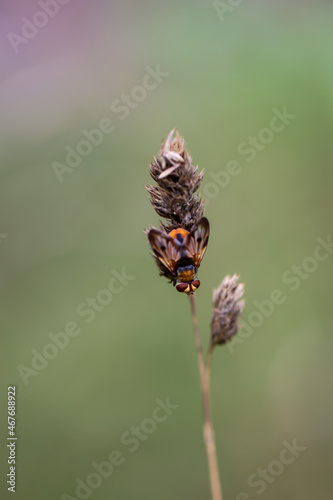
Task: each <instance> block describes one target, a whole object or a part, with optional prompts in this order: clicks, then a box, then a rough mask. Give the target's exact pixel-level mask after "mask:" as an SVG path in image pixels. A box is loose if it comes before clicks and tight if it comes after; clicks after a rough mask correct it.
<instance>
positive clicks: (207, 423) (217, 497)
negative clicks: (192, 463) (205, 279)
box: [189, 294, 223, 500]
mask: <svg viewBox="0 0 333 500" xmlns="http://www.w3.org/2000/svg"><path fill="white" fill-rule="evenodd" d="M189 297H190V302H191V313H192V321H193V329H194V334H195V344H196V348H197V356H198V365H199V374H200V386H201V393H202V403H203V414H204V441H205V445H206V452H207V460H208V469H209V478H210V486H211V491H212V499H213V500H223V498H222V489H221V482H220V475H219V468H218V462H217V454H216V445H215V436H214V429H213V423H212V415H211V411H210V396H209V381H210V366H211V356H212V352H213V348H212V347H210V348H209V351H208V354H207V363H206V367H205V362H204V357H203V351H202V345H201V339H200V333H199V326H198V319H197V312H196V305H195V295H194V294H190V295H189Z"/></svg>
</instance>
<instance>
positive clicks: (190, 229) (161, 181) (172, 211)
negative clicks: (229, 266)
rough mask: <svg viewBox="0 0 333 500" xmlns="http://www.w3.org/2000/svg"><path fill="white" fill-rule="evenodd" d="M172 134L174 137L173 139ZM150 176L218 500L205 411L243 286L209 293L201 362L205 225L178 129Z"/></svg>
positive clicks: (157, 253)
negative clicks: (186, 309) (183, 312)
mask: <svg viewBox="0 0 333 500" xmlns="http://www.w3.org/2000/svg"><path fill="white" fill-rule="evenodd" d="M174 135H175V137H174ZM150 175H151V177H152V179H153V180H154V181H155V182H156V184H157V185H156V186H151V185H150V186H146V189H147V191H148V192H149V194H150V201H151V204H152V206H153V208H154V209H155V211H156V212H157V213H158V215H159V216H160V217H162V218H163V219H166V221H167V222H166V223H163V222H160V228H159V229H157V228H154V227H153V228H150V229H148V230H146V231H145V232H146V234H147V237H148V242H149V245H150V248H151V250H152V255H153V257H154V259H155V262H156V264H157V266H158V269H159V273H160V275H161V276H165V277H166V278H168V279H169V281H170V282H171V283H172V284H173V285H174V286H175V287H176V290H177V291H178V292H181V293H185V294H187V295H188V296H189V299H190V304H191V314H192V322H193V329H194V334H195V342H196V349H197V357H198V366H199V374H200V386H201V393H202V401H203V417H204V425H203V427H204V441H205V446H206V453H207V460H208V470H209V477H210V485H211V492H212V500H222V488H221V481H220V475H219V468H218V462H217V453H216V445H215V436H214V430H213V423H212V416H211V410H210V395H209V386H210V371H211V370H210V367H211V358H212V353H213V351H214V349H215V347H216V346H217V345H222V344H225V343H226V342H227V341H229V340H230V339H231V338H232V337H233V336H234V335H235V334H236V333H237V332H238V330H239V318H240V315H241V313H242V311H243V308H244V300H241V298H242V296H243V293H244V285H243V284H242V283H238V276H237V275H234V276H232V277H230V276H226V277H225V278H224V280H223V281H222V283H221V285H220V286H219V287H218V288H217V289H215V290H214V291H213V313H212V318H211V324H210V326H211V335H210V344H209V348H208V352H207V356H206V359H205V358H204V355H203V349H202V344H201V338H200V333H199V327H198V320H197V313H196V303H195V293H194V292H196V290H197V289H198V288H199V286H200V281H199V280H198V277H197V273H198V269H199V267H200V264H201V261H202V259H203V256H204V254H205V252H206V249H207V245H208V239H209V232H210V227H209V222H208V220H207V219H206V217H204V216H203V214H204V202H203V200H202V198H200V197H199V195H198V194H197V191H198V189H199V187H200V184H201V182H202V178H203V172H200V173H198V167H194V166H193V164H192V159H191V156H190V154H189V152H188V151H187V150H186V146H185V141H184V139H183V138H182V137H181V136H180V135H179V133H178V131H177V130H176V133H175V130H171V132H170V134H169V135H168V137H167V139H166V141H165V142H163V141H162V144H161V149H160V155H159V158H156V157H154V161H153V162H152V163H151V164H150Z"/></svg>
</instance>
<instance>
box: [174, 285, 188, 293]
mask: <svg viewBox="0 0 333 500" xmlns="http://www.w3.org/2000/svg"><path fill="white" fill-rule="evenodd" d="M187 287H188V283H178V285H176V288H177V290H178V292H185V290H186V289H187Z"/></svg>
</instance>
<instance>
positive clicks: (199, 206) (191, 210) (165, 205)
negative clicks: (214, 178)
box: [146, 130, 204, 233]
mask: <svg viewBox="0 0 333 500" xmlns="http://www.w3.org/2000/svg"><path fill="white" fill-rule="evenodd" d="M174 134H175V137H173V136H174ZM150 176H151V177H152V178H153V179H154V181H155V182H156V183H157V186H146V189H147V191H148V193H149V194H150V201H151V204H152V205H153V207H154V209H155V211H156V212H157V213H158V215H159V216H160V217H163V218H165V219H167V220H168V221H169V222H168V223H167V224H162V227H163V229H164V230H165V231H166V232H167V233H170V232H171V231H172V230H173V229H177V228H183V229H185V230H186V231H191V229H192V227H193V225H194V224H195V223H196V222H197V221H198V220H199V219H201V217H202V216H203V213H204V203H203V201H202V199H201V198H200V197H199V196H198V195H197V194H195V193H196V192H197V190H198V189H199V187H200V184H201V181H202V178H203V171H202V172H200V173H198V167H197V166H193V165H192V159H191V156H190V154H189V152H188V151H187V150H186V145H185V140H184V138H183V137H181V136H180V135H179V133H178V130H176V131H175V130H171V132H170V134H169V135H168V137H167V140H166V141H165V142H162V144H161V149H160V157H159V158H156V157H154V161H153V162H152V163H151V164H150Z"/></svg>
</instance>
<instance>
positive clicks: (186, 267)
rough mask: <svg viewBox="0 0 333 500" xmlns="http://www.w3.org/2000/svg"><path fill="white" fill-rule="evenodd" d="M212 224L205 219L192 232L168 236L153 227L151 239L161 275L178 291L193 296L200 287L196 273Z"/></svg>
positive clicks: (172, 232)
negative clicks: (169, 280)
mask: <svg viewBox="0 0 333 500" xmlns="http://www.w3.org/2000/svg"><path fill="white" fill-rule="evenodd" d="M208 237H209V222H208V220H207V219H206V218H205V217H202V218H201V219H200V220H199V221H198V222H197V223H196V224H195V225H194V226H193V228H192V230H191V232H189V231H186V230H185V229H182V228H178V229H174V230H172V231H171V232H170V233H169V234H167V233H165V232H164V231H160V230H159V229H155V228H152V229H150V231H149V232H148V239H149V243H150V246H151V248H152V250H153V252H154V255H155V257H156V259H157V261H158V263H159V265H160V267H161V268H162V271H161V272H162V274H163V275H164V276H166V277H168V278H170V279H171V281H172V282H173V284H174V286H176V289H177V290H178V292H185V293H193V292H195V290H196V289H197V288H199V286H200V281H199V280H198V279H197V271H198V268H199V266H200V263H201V261H202V258H203V256H204V253H205V251H206V248H207V244H208Z"/></svg>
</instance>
